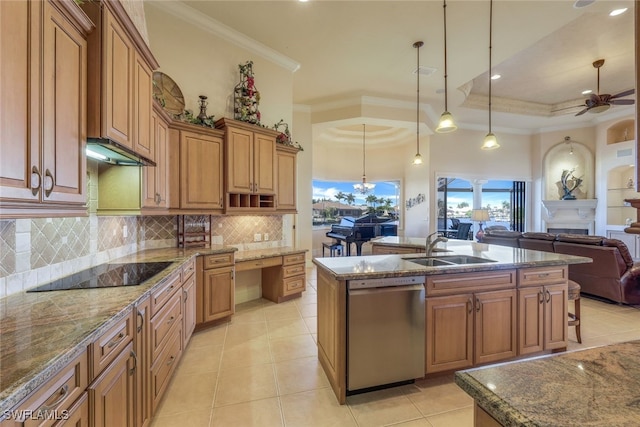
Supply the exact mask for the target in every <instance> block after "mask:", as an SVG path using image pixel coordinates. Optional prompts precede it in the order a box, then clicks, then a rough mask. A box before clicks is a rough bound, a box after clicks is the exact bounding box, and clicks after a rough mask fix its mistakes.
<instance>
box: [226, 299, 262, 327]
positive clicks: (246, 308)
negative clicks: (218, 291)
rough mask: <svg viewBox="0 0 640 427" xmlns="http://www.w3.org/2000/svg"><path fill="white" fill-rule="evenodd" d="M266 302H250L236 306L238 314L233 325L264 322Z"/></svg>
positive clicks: (232, 320) (232, 319)
mask: <svg viewBox="0 0 640 427" xmlns="http://www.w3.org/2000/svg"><path fill="white" fill-rule="evenodd" d="M263 308H264V302H263V301H262V300H256V301H248V302H244V303H242V304H238V305H237V306H236V312H235V313H234V315H233V316H232V318H231V323H252V322H264V321H265V320H266V319H265V317H264V310H263Z"/></svg>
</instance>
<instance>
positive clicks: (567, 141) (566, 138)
mask: <svg viewBox="0 0 640 427" xmlns="http://www.w3.org/2000/svg"><path fill="white" fill-rule="evenodd" d="M564 143H565V144H569V154H571V155H572V156H573V141H571V137H570V136H565V137H564Z"/></svg>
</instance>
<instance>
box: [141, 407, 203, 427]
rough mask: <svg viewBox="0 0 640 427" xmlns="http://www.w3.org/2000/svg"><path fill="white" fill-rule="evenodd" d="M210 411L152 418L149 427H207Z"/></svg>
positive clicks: (179, 413)
mask: <svg viewBox="0 0 640 427" xmlns="http://www.w3.org/2000/svg"><path fill="white" fill-rule="evenodd" d="M211 411H212V410H211V409H210V408H209V409H202V410H197V411H188V412H178V413H176V414H174V415H168V416H166V417H165V416H156V417H154V418H153V422H152V423H151V427H176V426H189V427H209V423H210V420H211Z"/></svg>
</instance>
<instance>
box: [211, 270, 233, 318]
mask: <svg viewBox="0 0 640 427" xmlns="http://www.w3.org/2000/svg"><path fill="white" fill-rule="evenodd" d="M234 288H235V282H234V272H233V267H227V268H216V269H213V270H205V271H204V300H203V304H204V307H203V311H204V321H205V322H209V321H211V320H216V319H221V318H223V317H227V316H230V315H232V314H233V313H234V312H235V289H234Z"/></svg>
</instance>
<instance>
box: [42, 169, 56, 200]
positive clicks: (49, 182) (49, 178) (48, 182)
mask: <svg viewBox="0 0 640 427" xmlns="http://www.w3.org/2000/svg"><path fill="white" fill-rule="evenodd" d="M54 185H55V181H54V179H53V175H52V174H51V171H50V170H49V169H47V170H46V171H44V195H45V197H49V196H50V195H51V192H52V191H53V186H54Z"/></svg>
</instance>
